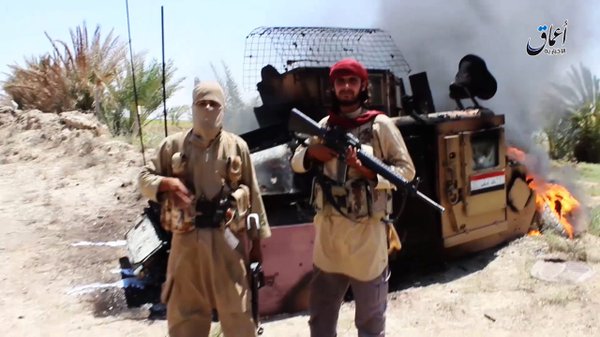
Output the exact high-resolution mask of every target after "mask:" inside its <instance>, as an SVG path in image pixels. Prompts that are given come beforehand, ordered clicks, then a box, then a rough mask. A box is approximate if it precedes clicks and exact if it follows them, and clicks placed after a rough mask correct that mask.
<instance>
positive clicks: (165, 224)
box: [160, 192, 194, 233]
mask: <svg viewBox="0 0 600 337" xmlns="http://www.w3.org/2000/svg"><path fill="white" fill-rule="evenodd" d="M160 224H161V226H162V228H163V229H164V230H166V231H167V232H174V233H185V232H189V231H191V230H192V229H193V228H194V215H193V210H192V209H180V208H178V207H176V206H175V204H174V202H173V197H172V195H171V192H166V193H165V194H163V195H162V196H161V198H160Z"/></svg>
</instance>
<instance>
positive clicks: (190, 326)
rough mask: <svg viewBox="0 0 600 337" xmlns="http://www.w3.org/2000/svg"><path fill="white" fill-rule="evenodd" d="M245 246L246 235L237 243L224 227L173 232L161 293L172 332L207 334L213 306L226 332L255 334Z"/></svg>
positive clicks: (235, 336)
mask: <svg viewBox="0 0 600 337" xmlns="http://www.w3.org/2000/svg"><path fill="white" fill-rule="evenodd" d="M244 249H245V247H244V242H243V241H240V244H239V246H238V247H237V249H232V248H231V247H230V246H229V245H228V244H227V242H226V241H225V237H224V234H223V231H221V230H219V229H195V230H194V231H191V232H189V233H183V234H179V233H176V234H173V239H172V241H171V252H170V255H169V262H168V266H167V280H166V281H165V283H164V285H163V291H162V294H161V295H162V296H161V299H162V301H163V303H166V305H167V322H168V326H169V336H171V337H192V336H193V337H206V336H208V334H209V332H210V325H211V319H212V309H213V308H214V309H216V310H217V312H218V315H219V321H220V323H221V329H222V331H223V334H224V335H225V336H226V337H255V336H256V327H255V325H254V321H253V319H252V307H251V305H250V296H251V293H250V289H249V287H248V279H247V272H246V267H245V259H244V254H243V252H244Z"/></svg>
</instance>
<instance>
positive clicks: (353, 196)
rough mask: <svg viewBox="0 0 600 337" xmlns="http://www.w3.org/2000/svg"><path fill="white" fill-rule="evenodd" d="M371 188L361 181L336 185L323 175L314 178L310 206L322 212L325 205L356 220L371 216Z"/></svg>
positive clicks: (368, 184)
mask: <svg viewBox="0 0 600 337" xmlns="http://www.w3.org/2000/svg"><path fill="white" fill-rule="evenodd" d="M371 197H372V186H371V184H370V183H369V182H368V181H366V180H362V179H357V180H349V181H347V182H346V183H345V184H338V183H337V182H335V181H334V180H331V179H329V178H327V177H325V176H323V175H320V176H317V177H315V180H314V181H313V190H312V196H311V204H312V206H313V207H314V208H315V210H316V211H323V210H324V209H325V206H326V205H330V206H332V207H333V208H335V209H336V210H337V211H338V212H339V213H340V214H342V215H343V216H345V217H347V218H349V219H352V220H358V219H361V218H364V217H369V216H371V214H372V198H371Z"/></svg>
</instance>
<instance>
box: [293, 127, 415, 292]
mask: <svg viewBox="0 0 600 337" xmlns="http://www.w3.org/2000/svg"><path fill="white" fill-rule="evenodd" d="M327 120H328V117H325V118H323V119H322V120H321V121H320V122H319V124H320V125H321V126H325V125H326V124H327ZM371 126H372V128H373V130H372V132H370V130H369V128H371ZM349 132H351V133H352V134H354V135H355V136H357V137H358V139H359V140H360V141H361V144H363V146H362V148H363V150H365V151H368V152H371V151H372V154H374V155H375V157H377V158H379V159H381V160H383V161H385V162H386V163H388V164H389V165H390V167H391V168H392V169H393V170H394V171H395V172H397V173H398V174H400V175H402V176H403V177H404V178H406V180H408V181H412V179H413V178H414V176H415V168H414V164H413V162H412V159H411V158H410V155H409V153H408V150H407V148H406V144H405V143H404V139H403V138H402V135H401V133H400V130H399V129H398V128H397V127H396V125H395V124H394V122H393V121H392V120H391V119H390V118H389V117H388V116H387V115H378V116H377V117H375V119H374V121H373V123H372V124H371V123H366V124H363V125H361V126H359V127H357V128H355V129H352V130H349ZM370 135H372V137H371V136H370ZM321 142H322V141H321V140H320V139H319V138H316V137H311V138H309V139H307V145H311V144H318V143H321ZM306 149H307V147H306V146H299V147H298V148H297V149H296V152H295V153H294V156H293V157H292V160H291V164H292V169H293V170H294V172H297V173H304V172H306V171H307V170H308V169H309V168H310V167H306V166H305V165H304V164H305V161H304V159H305V158H304V157H305V155H306ZM338 165H339V163H338V160H337V159H332V160H330V161H328V162H326V163H325V164H324V167H323V172H324V174H325V175H327V176H328V177H330V178H332V179H336V174H337V172H338V167H337V166H338ZM358 176H359V174H358V172H356V171H355V170H354V169H352V168H349V170H348V175H347V178H348V179H351V178H355V177H358ZM375 188H376V189H393V188H394V186H393V185H391V184H390V183H389V182H388V181H387V180H386V179H385V178H383V177H381V176H379V175H378V176H377V184H376V187H375ZM314 224H315V231H316V237H315V245H314V252H313V259H314V264H315V265H316V266H317V267H319V268H320V269H322V270H324V271H326V272H330V273H341V274H345V275H348V276H350V277H353V278H355V279H358V280H361V281H370V280H373V279H375V278H376V277H377V276H379V275H381V273H382V272H383V270H384V269H385V268H386V266H387V264H388V253H387V234H386V228H385V226H384V224H383V222H382V218H381V214H374V215H373V216H371V217H367V218H363V219H361V220H359V221H352V220H350V219H348V218H346V217H345V216H343V215H341V214H340V213H339V212H338V211H337V210H335V209H334V207H333V206H331V205H325V206H324V207H323V210H321V211H318V212H317V214H316V215H315V219H314Z"/></svg>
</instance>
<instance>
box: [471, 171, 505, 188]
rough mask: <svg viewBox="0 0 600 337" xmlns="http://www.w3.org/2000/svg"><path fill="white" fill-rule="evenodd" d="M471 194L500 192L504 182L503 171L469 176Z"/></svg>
mask: <svg viewBox="0 0 600 337" xmlns="http://www.w3.org/2000/svg"><path fill="white" fill-rule="evenodd" d="M470 180H471V194H479V193H485V192H489V191H496V190H501V189H503V188H504V184H505V182H506V175H505V174H504V171H500V172H490V173H484V174H478V175H474V176H471V179H470Z"/></svg>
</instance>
